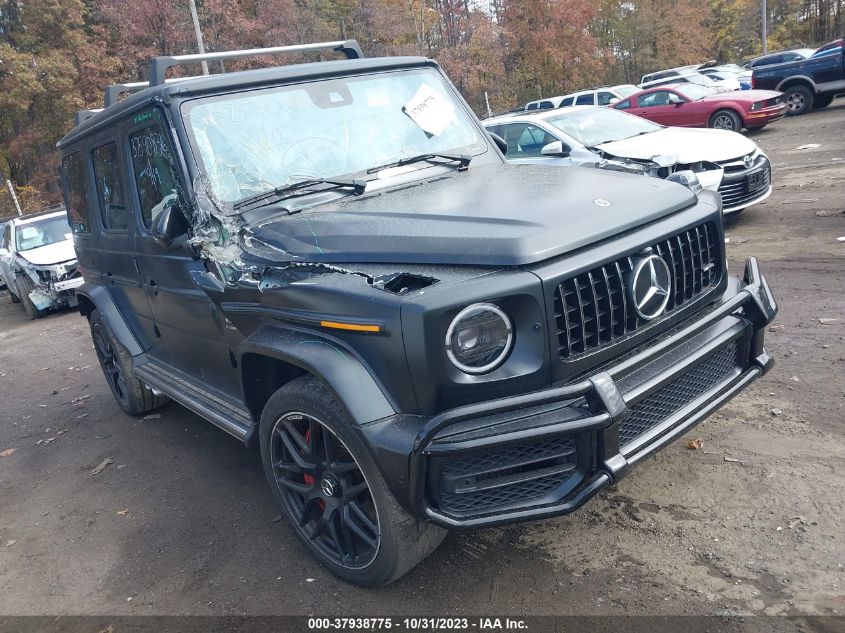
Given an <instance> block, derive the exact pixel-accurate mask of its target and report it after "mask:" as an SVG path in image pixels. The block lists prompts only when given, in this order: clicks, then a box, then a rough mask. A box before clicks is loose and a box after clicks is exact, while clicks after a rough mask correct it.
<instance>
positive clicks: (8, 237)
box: [2, 224, 12, 250]
mask: <svg viewBox="0 0 845 633" xmlns="http://www.w3.org/2000/svg"><path fill="white" fill-rule="evenodd" d="M11 245H12V225H11V224H7V225H6V228H5V230H4V231H3V243H2V246H3V248H5V249H6V250H9V246H11Z"/></svg>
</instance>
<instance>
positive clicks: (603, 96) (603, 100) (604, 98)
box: [597, 91, 616, 106]
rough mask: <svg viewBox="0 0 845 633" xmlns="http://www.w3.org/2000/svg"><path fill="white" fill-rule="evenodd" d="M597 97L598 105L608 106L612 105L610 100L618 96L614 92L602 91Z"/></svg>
mask: <svg viewBox="0 0 845 633" xmlns="http://www.w3.org/2000/svg"><path fill="white" fill-rule="evenodd" d="M597 97H598V98H597V102H598V105H601V106H606V105H610V102H611V101H613V100H614V99H615V98H616V95H614V94H613V93H612V92H605V91H602V92H600V93H599V94H598V96H597Z"/></svg>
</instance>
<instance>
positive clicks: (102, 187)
mask: <svg viewBox="0 0 845 633" xmlns="http://www.w3.org/2000/svg"><path fill="white" fill-rule="evenodd" d="M91 163H92V165H93V167H94V180H95V182H96V183H97V202H98V206H99V207H100V216H101V217H102V218H103V226H105V227H106V229H109V230H117V231H124V230H126V229H127V227H128V226H129V213H128V212H127V211H126V201H125V198H124V196H123V179H122V178H121V174H120V158H119V157H118V153H117V143H114V142H111V143H107V144H105V145H100V146H99V147H97V148H94V151H92V152H91Z"/></svg>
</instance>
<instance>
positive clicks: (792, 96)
mask: <svg viewBox="0 0 845 633" xmlns="http://www.w3.org/2000/svg"><path fill="white" fill-rule="evenodd" d="M783 100H784V102H785V103H786V116H801V115H802V114H807V112H809V111H810V110H811V109H812V108H813V103H814V101H815V95H814V94H813V91H812V90H810V89H809V88H808V87H807V86H804V85H802V84H798V85H796V86H790V87H789V88H787V89H786V90H785V91H784V95H783Z"/></svg>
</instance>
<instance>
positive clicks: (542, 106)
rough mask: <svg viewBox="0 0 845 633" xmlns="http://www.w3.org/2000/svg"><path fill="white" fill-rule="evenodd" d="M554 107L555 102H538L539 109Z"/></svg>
mask: <svg viewBox="0 0 845 633" xmlns="http://www.w3.org/2000/svg"><path fill="white" fill-rule="evenodd" d="M554 107H555V104H554V103H552V102H551V101H541V102H540V109H541V110H551V109H552V108H554Z"/></svg>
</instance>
